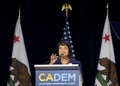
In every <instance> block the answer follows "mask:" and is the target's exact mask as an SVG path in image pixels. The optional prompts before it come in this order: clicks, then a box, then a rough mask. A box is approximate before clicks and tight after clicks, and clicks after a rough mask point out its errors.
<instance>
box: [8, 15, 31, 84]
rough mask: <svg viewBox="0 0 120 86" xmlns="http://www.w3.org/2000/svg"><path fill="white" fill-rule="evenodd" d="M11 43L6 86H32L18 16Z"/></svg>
mask: <svg viewBox="0 0 120 86" xmlns="http://www.w3.org/2000/svg"><path fill="white" fill-rule="evenodd" d="M13 42H14V44H13V51H12V58H11V59H12V60H11V66H10V77H9V80H8V83H7V84H8V86H32V81H31V72H30V68H29V62H28V58H27V53H26V49H25V44H24V39H23V34H22V29H21V25H20V15H19V17H18V20H17V23H16V27H15V35H14V41H13Z"/></svg>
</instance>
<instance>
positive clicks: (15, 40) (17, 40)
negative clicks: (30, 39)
mask: <svg viewBox="0 0 120 86" xmlns="http://www.w3.org/2000/svg"><path fill="white" fill-rule="evenodd" d="M19 38H20V37H19V36H16V35H15V36H14V43H16V42H19Z"/></svg>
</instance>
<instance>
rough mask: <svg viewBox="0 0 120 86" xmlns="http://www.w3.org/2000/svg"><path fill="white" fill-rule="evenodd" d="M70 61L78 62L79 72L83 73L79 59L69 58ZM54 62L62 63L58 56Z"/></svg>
mask: <svg viewBox="0 0 120 86" xmlns="http://www.w3.org/2000/svg"><path fill="white" fill-rule="evenodd" d="M70 63H72V64H78V65H79V68H80V73H81V75H83V74H82V66H81V63H80V61H78V60H76V59H75V58H70ZM54 64H62V63H61V60H60V58H58V59H57V60H56V62H55V63H54Z"/></svg>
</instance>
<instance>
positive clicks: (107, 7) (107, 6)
mask: <svg viewBox="0 0 120 86" xmlns="http://www.w3.org/2000/svg"><path fill="white" fill-rule="evenodd" d="M106 9H107V14H108V12H109V3H107V5H106Z"/></svg>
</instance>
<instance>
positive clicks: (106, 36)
mask: <svg viewBox="0 0 120 86" xmlns="http://www.w3.org/2000/svg"><path fill="white" fill-rule="evenodd" d="M109 37H110V35H107V34H105V36H104V37H103V39H105V42H107V41H110V39H109Z"/></svg>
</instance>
